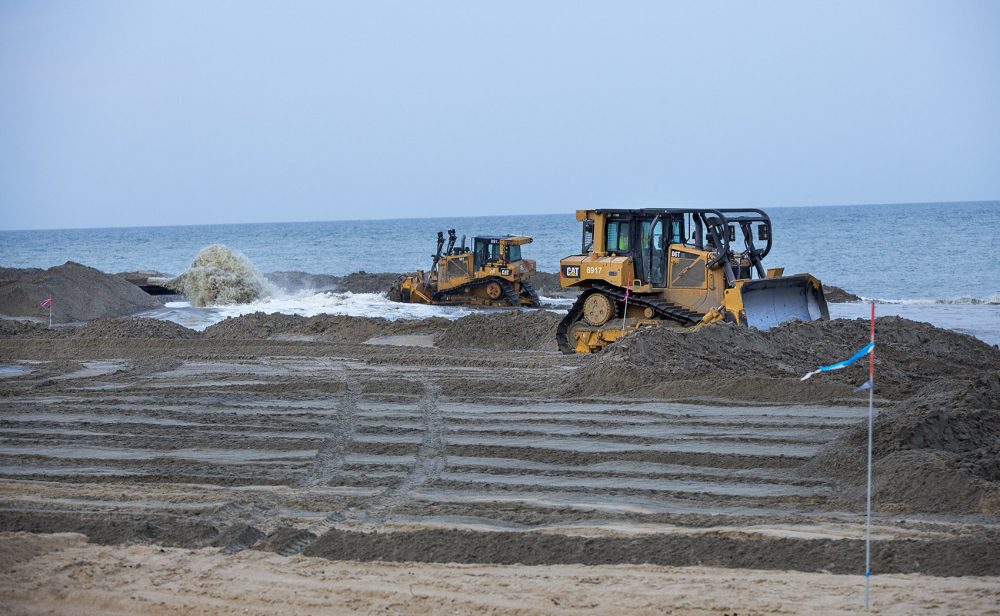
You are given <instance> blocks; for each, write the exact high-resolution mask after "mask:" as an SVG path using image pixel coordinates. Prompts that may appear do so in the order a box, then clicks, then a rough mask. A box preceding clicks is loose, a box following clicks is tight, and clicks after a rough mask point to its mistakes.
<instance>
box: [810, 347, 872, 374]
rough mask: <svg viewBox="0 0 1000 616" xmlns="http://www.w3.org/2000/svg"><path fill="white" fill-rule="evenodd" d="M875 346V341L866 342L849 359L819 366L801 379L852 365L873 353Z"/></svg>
mask: <svg viewBox="0 0 1000 616" xmlns="http://www.w3.org/2000/svg"><path fill="white" fill-rule="evenodd" d="M874 348H875V343H874V342H869V343H868V344H866V345H865V346H864V348H862V349H861V350H860V351H858V352H857V353H855V354H854V355H851V356H850V357H849V358H848V359H845V360H844V361H841V362H837V363H835V364H830V365H829V366H820V367H819V368H817V369H816V370H813V371H812V372H810V373H808V374H806V375H805V376H804V377H802V378H801V379H799V380H800V381H804V380H806V379H808V378H809V377H811V376H812V375H814V374H819V373H820V372H830V371H831V370H840V369H841V368H846V367H848V366H850V365H851V364H853V363H854V362H856V361H858V360H859V359H861V358H862V357H864V356H865V355H867V354H868V353H871V350H872V349H874Z"/></svg>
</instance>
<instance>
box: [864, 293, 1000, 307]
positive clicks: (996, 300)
mask: <svg viewBox="0 0 1000 616" xmlns="http://www.w3.org/2000/svg"><path fill="white" fill-rule="evenodd" d="M862 300H863V301H865V302H871V301H874V302H875V303H876V304H900V305H913V306H931V305H957V306H982V305H986V306H996V305H1000V295H990V296H987V297H970V296H962V297H953V298H951V299H878V298H876V299H872V298H868V297H865V298H862Z"/></svg>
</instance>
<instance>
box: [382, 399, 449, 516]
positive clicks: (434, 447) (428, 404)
mask: <svg viewBox="0 0 1000 616" xmlns="http://www.w3.org/2000/svg"><path fill="white" fill-rule="evenodd" d="M423 387H424V391H423V395H422V396H421V397H420V402H419V406H420V411H421V420H422V423H423V430H424V431H423V437H422V440H421V442H420V449H418V450H417V455H416V459H415V460H414V463H413V466H412V467H411V468H410V470H409V472H408V473H407V474H406V476H405V477H404V478H403V479H402V480H401V481H400V482H399V483H398V484H397V485H396V486H395V487H394V488H392V489H390V490H388V491H387V492H386V493H385V494H384V495H383V496H382V497H380V498H379V499H378V500H376V502H375V503H374V504H373V506H372V507H371V508H370V509H369V514H368V516H367V518H368V519H367V521H369V522H374V523H381V522H384V521H385V520H386V518H387V517H388V516H389V514H391V513H392V510H393V509H395V508H396V507H397V506H398V505H399V504H400V503H401V502H403V501H404V500H406V498H407V497H408V496H409V494H410V492H412V491H413V490H414V489H416V488H418V487H420V486H421V485H423V484H425V483H427V482H428V481H433V480H434V479H436V478H438V477H440V476H441V473H442V472H443V471H444V469H445V465H446V464H447V457H446V455H445V439H444V435H445V426H444V415H443V413H442V412H441V409H440V408H439V407H438V403H437V401H438V396H439V395H440V388H439V387H438V386H437V385H436V384H434V383H427V382H425V383H424V384H423Z"/></svg>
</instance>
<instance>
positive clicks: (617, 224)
mask: <svg viewBox="0 0 1000 616" xmlns="http://www.w3.org/2000/svg"><path fill="white" fill-rule="evenodd" d="M605 237H606V238H607V251H608V252H616V253H625V252H628V250H629V243H628V238H629V223H628V222H625V221H617V220H612V221H610V222H609V223H608V226H607V229H606V235H605Z"/></svg>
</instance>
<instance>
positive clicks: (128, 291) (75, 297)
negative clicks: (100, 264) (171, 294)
mask: <svg viewBox="0 0 1000 616" xmlns="http://www.w3.org/2000/svg"><path fill="white" fill-rule="evenodd" d="M0 273H2V275H0V315H3V316H8V317H22V318H23V317H28V318H32V319H36V320H38V321H43V320H44V321H47V320H48V309H46V308H42V307H40V306H39V302H41V301H42V300H43V299H45V298H47V297H48V296H49V294H52V296H53V297H54V301H53V304H52V320H53V322H54V323H68V322H74V321H88V320H90V319H96V318H100V317H113V316H122V315H127V314H134V313H136V312H141V311H143V310H150V309H153V308H157V307H158V306H159V305H160V302H159V301H157V300H156V298H154V297H152V296H151V295H147V294H146V293H145V292H143V291H142V290H141V289H139V287H137V286H135V285H134V284H131V283H129V282H128V281H126V280H125V279H124V278H121V277H118V276H113V275H110V274H105V273H103V272H101V271H99V270H96V269H94V268H92V267H87V266H85V265H80V264H79V263H74V262H72V261H67V262H66V263H64V264H63V265H58V266H56V267H50V268H49V269H47V270H41V269H34V268H29V269H14V268H4V269H3V270H0Z"/></svg>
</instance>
